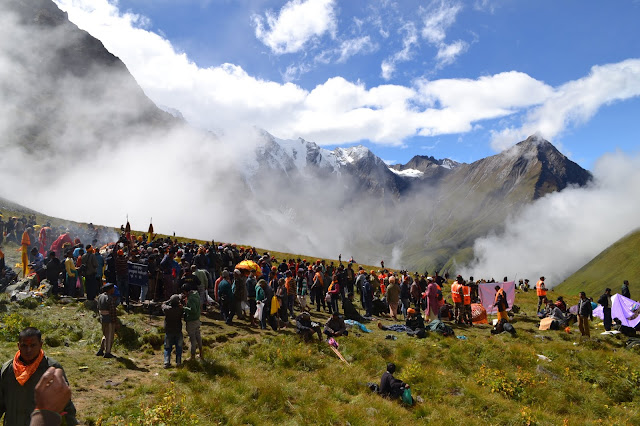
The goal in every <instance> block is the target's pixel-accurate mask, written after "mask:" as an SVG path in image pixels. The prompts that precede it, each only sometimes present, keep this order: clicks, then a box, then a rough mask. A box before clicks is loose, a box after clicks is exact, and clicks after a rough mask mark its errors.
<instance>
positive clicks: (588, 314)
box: [578, 291, 593, 337]
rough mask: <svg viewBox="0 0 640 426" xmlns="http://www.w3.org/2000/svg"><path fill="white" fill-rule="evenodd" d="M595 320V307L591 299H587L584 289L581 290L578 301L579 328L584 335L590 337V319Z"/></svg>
mask: <svg viewBox="0 0 640 426" xmlns="http://www.w3.org/2000/svg"><path fill="white" fill-rule="evenodd" d="M590 319H591V320H593V309H592V307H591V301H590V300H589V299H587V295H586V294H585V292H584V291H581V292H580V301H579V302H578V328H579V329H580V333H581V334H582V335H583V336H586V337H590V336H591V333H590V332H589V320H590Z"/></svg>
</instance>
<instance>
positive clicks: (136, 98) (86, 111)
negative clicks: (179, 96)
mask: <svg viewBox="0 0 640 426" xmlns="http://www.w3.org/2000/svg"><path fill="white" fill-rule="evenodd" d="M0 12H2V15H3V19H4V21H5V25H3V26H2V28H1V29H0V55H1V56H2V57H4V58H8V59H9V60H8V61H7V63H6V64H5V65H6V66H5V67H3V70H0V77H1V78H0V93H2V98H3V102H4V106H3V111H4V113H5V114H4V115H5V120H3V123H2V124H3V126H4V127H5V128H4V129H3V134H5V135H7V139H5V141H4V142H5V143H6V144H11V145H13V144H17V145H19V146H21V147H22V148H23V149H25V150H27V151H29V152H38V151H39V152H40V153H43V152H46V151H48V150H50V149H56V148H52V141H53V140H56V139H57V140H64V142H65V145H66V146H73V147H74V148H75V149H83V148H84V149H89V148H90V147H89V146H87V144H88V143H92V144H95V143H100V144H103V143H117V142H118V141H119V140H120V139H122V138H123V136H124V135H125V134H130V133H132V132H136V131H141V130H142V128H143V127H152V128H158V127H162V126H168V125H173V124H176V123H178V122H179V120H177V119H175V118H173V117H172V116H171V115H169V114H167V113H165V112H163V111H161V110H160V109H158V108H157V107H156V106H155V104H154V103H153V102H152V101H151V100H150V99H149V98H148V97H147V96H146V95H145V94H144V92H143V91H142V89H141V88H140V86H138V84H137V83H136V81H135V79H134V78H133V77H132V76H131V74H130V73H129V71H128V70H127V67H126V66H125V65H124V63H123V62H122V61H121V60H120V59H118V58H117V57H116V56H114V55H112V54H111V53H110V52H108V51H107V50H106V49H105V47H104V46H103V44H102V43H101V42H100V41H99V40H97V39H96V38H94V37H92V36H91V35H89V34H88V33H87V32H85V31H82V30H80V29H78V27H77V26H75V25H74V24H72V23H71V22H69V20H68V19H67V15H66V13H65V12H62V11H61V10H60V9H58V7H57V6H56V5H55V4H54V3H53V2H51V1H49V0H28V1H24V0H5V1H4V2H2V4H1V5H0ZM43 150H44V151H43Z"/></svg>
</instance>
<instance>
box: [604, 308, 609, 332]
mask: <svg viewBox="0 0 640 426" xmlns="http://www.w3.org/2000/svg"><path fill="white" fill-rule="evenodd" d="M602 314H603V315H604V320H603V322H604V329H605V331H611V308H602Z"/></svg>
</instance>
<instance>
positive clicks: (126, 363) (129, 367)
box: [116, 356, 149, 373]
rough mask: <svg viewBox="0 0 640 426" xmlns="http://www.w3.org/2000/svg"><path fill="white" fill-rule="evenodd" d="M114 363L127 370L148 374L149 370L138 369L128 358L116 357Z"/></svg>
mask: <svg viewBox="0 0 640 426" xmlns="http://www.w3.org/2000/svg"><path fill="white" fill-rule="evenodd" d="M116 361H118V362H119V363H120V364H123V365H124V366H125V368H126V369H127V370H134V371H142V372H143V373H148V372H149V369H147V368H142V367H138V366H137V365H136V364H135V363H134V362H133V361H131V360H130V359H129V358H125V357H123V356H119V357H116Z"/></svg>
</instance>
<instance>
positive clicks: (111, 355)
mask: <svg viewBox="0 0 640 426" xmlns="http://www.w3.org/2000/svg"><path fill="white" fill-rule="evenodd" d="M104 357H105V358H115V357H116V356H115V355H114V354H104Z"/></svg>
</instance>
